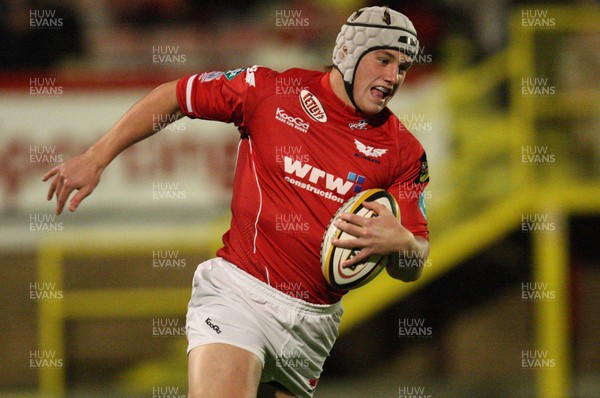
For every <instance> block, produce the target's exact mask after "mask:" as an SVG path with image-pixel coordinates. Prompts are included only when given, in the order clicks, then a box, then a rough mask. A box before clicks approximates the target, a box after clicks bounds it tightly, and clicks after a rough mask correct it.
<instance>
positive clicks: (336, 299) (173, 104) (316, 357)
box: [43, 7, 429, 398]
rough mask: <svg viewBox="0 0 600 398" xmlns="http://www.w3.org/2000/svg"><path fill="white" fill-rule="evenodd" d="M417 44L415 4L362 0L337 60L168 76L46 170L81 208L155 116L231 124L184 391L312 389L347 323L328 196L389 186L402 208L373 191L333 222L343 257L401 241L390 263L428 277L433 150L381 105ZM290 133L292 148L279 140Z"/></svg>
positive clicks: (192, 306)
mask: <svg viewBox="0 0 600 398" xmlns="http://www.w3.org/2000/svg"><path fill="white" fill-rule="evenodd" d="M418 49H419V44H418V41H417V33H416V30H415V28H414V26H413V24H412V22H411V21H410V20H409V19H408V18H407V17H406V16H404V15H403V14H401V13H399V12H396V11H394V10H391V9H389V8H387V7H367V8H363V9H361V10H359V11H357V12H355V13H353V14H352V15H351V16H350V18H349V19H348V20H347V22H346V23H345V24H344V25H343V27H342V30H341V32H340V33H339V35H338V37H337V40H336V44H335V48H334V51H333V67H332V68H331V69H330V70H328V71H325V72H320V71H309V70H302V69H289V70H287V71H284V72H281V73H279V72H275V71H273V70H271V69H268V68H266V67H261V66H251V67H245V68H239V69H235V70H230V71H224V72H220V71H213V72H204V73H198V74H193V75H190V76H185V77H183V78H182V79H179V80H176V81H172V82H168V83H165V84H162V85H160V86H159V87H157V88H156V89H154V90H153V91H152V92H150V93H149V94H148V95H147V96H146V97H144V98H143V99H141V100H140V101H139V102H138V103H137V104H135V105H134V106H133V107H132V108H131V109H129V110H128V111H127V112H126V113H125V115H124V116H123V117H122V118H121V119H120V120H119V121H118V122H117V123H116V124H115V126H114V127H112V128H111V129H110V130H109V131H108V132H107V133H106V134H105V135H104V136H102V137H101V138H100V139H99V140H98V141H97V142H96V143H95V144H94V145H92V146H91V147H90V148H89V149H88V150H87V151H86V152H85V153H83V154H81V155H79V156H77V157H74V158H72V159H70V160H68V161H66V162H65V163H63V164H61V165H59V166H57V167H55V168H53V169H52V170H50V171H49V172H48V173H47V174H46V175H45V176H44V177H43V180H44V181H48V180H50V179H51V184H50V187H49V191H48V200H51V199H52V198H53V197H56V200H57V205H56V213H57V214H60V213H61V212H62V211H63V208H64V206H65V205H67V202H68V209H69V210H70V211H75V210H76V209H77V208H78V206H79V205H80V203H81V201H82V200H83V199H84V198H86V197H87V196H88V195H90V194H91V193H92V192H93V190H94V189H95V187H96V186H97V185H98V183H99V181H100V176H101V174H102V173H103V171H104V170H105V168H106V167H107V166H108V165H109V163H110V162H111V161H112V160H113V159H114V158H115V157H116V156H117V155H118V154H120V153H121V152H122V151H123V150H124V149H126V148H127V147H129V146H130V145H133V144H134V143H136V142H138V141H140V140H143V139H145V138H148V137H149V136H151V135H152V134H154V133H155V131H154V129H153V116H154V117H156V115H165V116H164V117H161V120H174V119H177V118H180V117H184V116H185V117H189V118H202V119H208V120H216V121H222V122H226V123H233V124H234V125H235V126H236V127H237V129H238V131H239V134H240V141H239V148H238V154H237V166H236V170H235V177H234V186H233V199H232V203H231V212H232V220H231V225H230V229H229V230H228V231H227V232H226V233H225V235H224V236H223V243H224V245H223V247H222V248H221V249H220V250H219V251H218V252H217V257H216V258H214V259H211V260H208V261H206V262H204V263H202V264H200V265H199V266H198V268H197V270H196V272H195V275H194V280H193V287H192V297H191V300H190V302H189V306H188V313H187V320H186V332H187V337H188V380H189V395H188V396H189V397H190V398H193V397H216V398H223V397H236V398H241V397H254V396H256V394H257V390H258V387H259V384H260V383H272V384H275V385H276V386H277V387H278V388H279V391H278V392H277V396H279V397H294V396H295V397H311V396H312V395H313V392H314V390H315V388H316V385H317V381H318V380H319V377H320V374H321V371H322V369H323V364H324V362H325V359H326V358H327V356H328V355H329V352H330V350H331V348H332V346H333V344H334V342H335V340H336V338H337V336H338V326H339V323H340V318H341V316H342V308H341V306H340V299H341V297H342V296H343V295H344V293H345V291H340V290H335V289H333V288H332V287H330V286H329V285H328V284H327V283H326V281H325V279H324V277H323V275H322V273H321V266H320V258H319V252H320V244H321V239H322V237H323V232H324V230H325V228H326V226H327V224H328V223H329V221H330V219H331V217H332V216H333V214H334V213H335V211H336V210H337V209H338V208H339V207H340V206H341V204H342V203H343V202H345V201H346V200H347V199H349V198H350V197H352V196H354V195H355V194H356V193H357V192H360V191H361V190H365V189H369V188H383V189H386V190H387V191H389V192H390V193H392V194H393V195H394V196H395V197H396V199H397V201H398V203H399V206H400V212H401V221H400V222H399V221H397V220H396V218H395V217H394V216H393V215H392V213H391V212H390V211H389V210H387V208H385V207H384V206H383V205H381V204H378V203H367V204H365V207H368V208H369V209H371V210H373V211H375V212H376V213H377V214H378V217H376V218H364V217H360V216H358V215H352V214H343V215H341V216H340V217H339V220H338V221H336V223H337V225H338V227H339V228H340V229H342V230H344V231H346V232H348V233H350V234H351V235H353V236H354V237H355V239H347V240H342V241H340V240H337V241H334V242H333V243H334V244H335V245H336V246H339V247H344V248H357V249H361V250H360V252H359V254H357V255H356V256H354V257H353V258H352V259H350V260H347V261H346V263H345V266H351V265H353V264H356V263H358V262H360V261H362V260H363V259H365V258H367V257H368V256H370V255H371V254H381V255H387V254H391V253H400V255H401V256H404V257H408V258H411V260H413V261H416V262H415V264H419V265H418V266H414V267H399V266H398V264H397V263H396V264H393V263H390V264H388V266H387V271H388V273H389V274H390V275H391V276H392V277H394V278H396V279H399V280H402V281H405V282H409V281H414V280H416V279H418V278H419V276H420V274H421V271H422V264H423V263H424V262H425V260H426V258H427V256H428V253H429V244H428V229H427V221H426V216H425V207H424V205H423V189H424V188H425V186H426V185H427V182H428V180H429V179H428V170H427V159H426V155H425V152H424V150H423V148H422V146H421V145H420V144H419V142H418V141H417V140H416V139H415V138H414V137H413V136H412V135H411V133H410V132H409V131H408V130H407V129H406V128H405V127H404V125H403V124H402V123H401V122H400V121H399V120H398V119H397V118H396V116H394V115H393V114H392V112H391V111H390V110H389V109H388V108H387V104H388V102H389V101H390V99H391V98H392V97H393V96H394V94H395V93H396V91H397V89H398V88H399V87H400V85H401V84H402V82H403V81H404V79H405V77H406V74H407V71H408V69H409V67H410V66H411V64H412V57H414V56H415V54H417V53H418ZM281 82H295V83H294V84H295V87H293V89H294V90H292V95H289V92H290V90H287V91H286V92H287V93H288V94H286V95H281V94H278V84H279V85H281V84H282V83H281ZM288 89H289V87H288ZM174 115H175V116H174ZM282 147H287V148H289V147H293V148H295V149H296V151H295V152H294V154H288V155H285V154H283V155H282V154H281V151H279V152H278V148H282ZM75 191H76V193H75V194H74V195H73V196H72V197H71V199H70V200H69V198H70V196H71V194H72V193H73V192H75ZM282 214H288V215H289V214H294V215H295V216H296V217H297V219H300V220H302V223H303V224H302V225H303V226H305V228H303V229H302V231H296V233H283V232H282V231H281V230H280V229H278V220H280V219H281V218H278V217H280V216H281V215H282ZM357 294H360V293H357Z"/></svg>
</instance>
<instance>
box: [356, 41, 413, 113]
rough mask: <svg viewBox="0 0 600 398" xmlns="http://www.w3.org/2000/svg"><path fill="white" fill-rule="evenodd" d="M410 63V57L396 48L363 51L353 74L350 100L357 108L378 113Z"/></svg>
mask: <svg viewBox="0 0 600 398" xmlns="http://www.w3.org/2000/svg"><path fill="white" fill-rule="evenodd" d="M411 64H412V62H411V59H410V57H408V56H407V55H405V54H403V53H401V52H399V51H396V50H387V49H386V50H375V51H371V52H368V53H367V54H365V56H364V57H363V58H362V59H361V61H360V62H359V63H358V67H357V69H356V74H355V76H354V92H353V95H354V101H355V102H356V105H358V107H359V108H360V110H362V111H363V112H365V113H367V114H370V115H373V114H376V113H379V112H381V111H382V110H383V108H385V107H386V105H387V103H388V102H389V101H390V99H392V97H393V96H394V94H395V93H396V89H397V88H398V87H400V85H401V84H402V82H403V81H404V78H405V77H406V72H407V71H408V68H410V66H411Z"/></svg>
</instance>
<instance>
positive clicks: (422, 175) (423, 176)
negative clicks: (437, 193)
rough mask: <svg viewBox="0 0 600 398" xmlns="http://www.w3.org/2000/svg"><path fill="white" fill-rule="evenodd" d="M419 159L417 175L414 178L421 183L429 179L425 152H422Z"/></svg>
mask: <svg viewBox="0 0 600 398" xmlns="http://www.w3.org/2000/svg"><path fill="white" fill-rule="evenodd" d="M419 161H420V162H421V167H420V170H419V175H418V176H417V178H416V179H415V183H418V184H419V183H420V184H423V183H426V182H428V181H429V165H428V164H427V154H425V152H423V155H421V158H420V159H419Z"/></svg>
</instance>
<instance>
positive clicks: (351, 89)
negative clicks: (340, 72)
mask: <svg viewBox="0 0 600 398" xmlns="http://www.w3.org/2000/svg"><path fill="white" fill-rule="evenodd" d="M344 88H345V89H346V94H348V98H350V102H352V105H354V108H356V110H357V111H358V112H361V113H364V112H363V111H362V109H360V108H359V107H358V105H356V101H354V93H353V92H354V86H353V85H352V84H350V83H348V82H347V81H345V80H344Z"/></svg>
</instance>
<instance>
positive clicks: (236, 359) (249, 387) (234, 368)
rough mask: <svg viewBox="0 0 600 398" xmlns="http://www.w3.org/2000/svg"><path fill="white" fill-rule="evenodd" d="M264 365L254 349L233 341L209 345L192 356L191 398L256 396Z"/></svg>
mask: <svg viewBox="0 0 600 398" xmlns="http://www.w3.org/2000/svg"><path fill="white" fill-rule="evenodd" d="M261 373H262V365H261V362H260V360H259V359H258V357H257V356H256V355H254V354H253V353H251V352H250V351H246V350H244V349H242V348H238V347H235V346H232V345H229V344H221V343H214V344H206V345H201V346H199V347H196V348H194V349H193V350H191V351H190V353H189V355H188V384H189V393H188V398H223V397H239V398H255V397H256V393H257V391H258V385H259V383H260V377H261Z"/></svg>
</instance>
